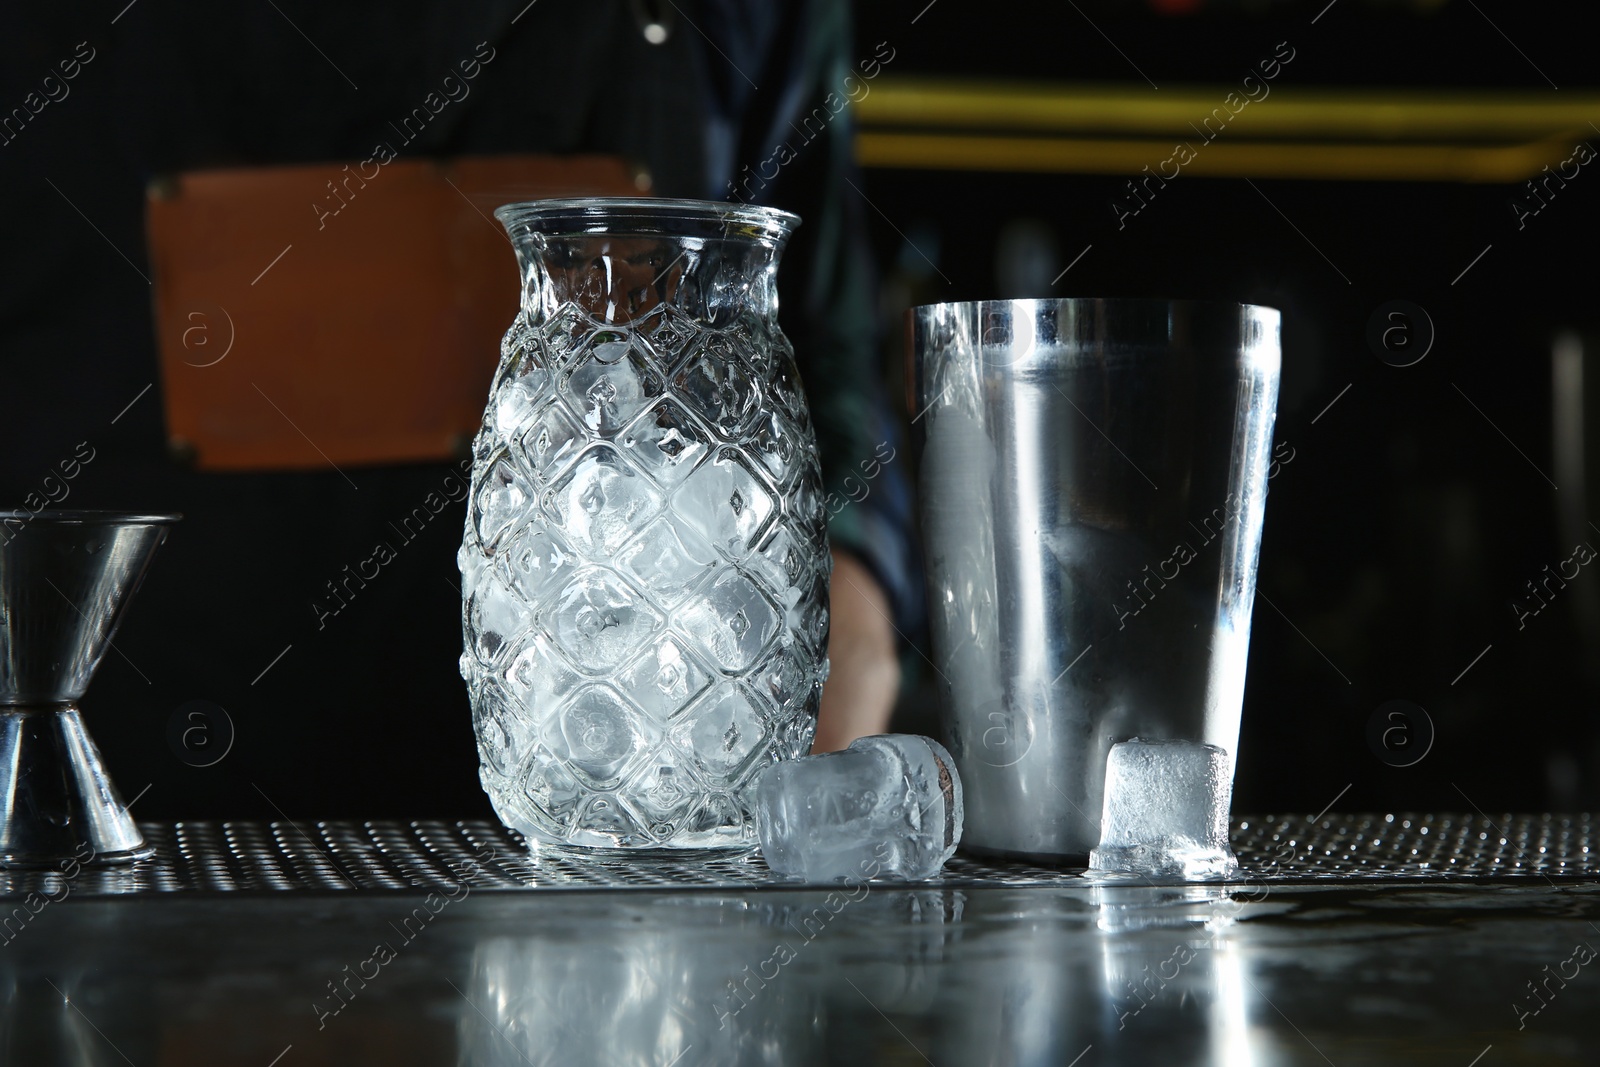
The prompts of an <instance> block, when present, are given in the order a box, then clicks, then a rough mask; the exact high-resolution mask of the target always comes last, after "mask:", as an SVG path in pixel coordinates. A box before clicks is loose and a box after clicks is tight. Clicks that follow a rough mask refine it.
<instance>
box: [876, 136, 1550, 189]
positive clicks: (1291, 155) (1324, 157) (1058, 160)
mask: <svg viewBox="0 0 1600 1067" xmlns="http://www.w3.org/2000/svg"><path fill="white" fill-rule="evenodd" d="M1187 143H1188V144H1189V145H1190V146H1191V147H1192V148H1193V150H1194V158H1193V159H1192V160H1190V162H1189V163H1187V164H1186V165H1183V166H1182V167H1180V168H1178V170H1179V172H1181V173H1182V174H1186V175H1191V176H1199V177H1210V178H1308V179H1324V180H1327V179H1343V180H1354V181H1423V182H1518V181H1521V180H1522V179H1523V178H1526V177H1528V176H1529V175H1532V174H1537V173H1538V172H1539V169H1540V168H1541V167H1544V166H1547V165H1552V164H1555V163H1557V162H1559V161H1560V160H1563V159H1565V158H1566V157H1567V156H1568V155H1570V154H1571V152H1572V142H1571V141H1542V142H1538V143H1535V144H1527V145H1507V146H1504V147H1493V146H1483V145H1426V144H1421V145H1360V144H1326V143H1323V144H1316V143H1307V142H1298V141H1295V142H1291V141H1277V142H1261V141H1233V142H1229V141H1226V140H1224V139H1223V138H1220V137H1219V138H1218V139H1217V140H1215V141H1212V142H1210V143H1207V142H1206V141H1204V140H1203V139H1201V138H1198V137H1194V136H1192V135H1191V137H1190V138H1189V140H1188V141H1187ZM1173 148H1174V142H1173V141H1170V140H1169V141H1156V140H1088V139H1082V138H1072V137H985V136H981V135H967V134H915V133H880V132H877V131H863V132H861V133H858V134H857V135H856V159H857V160H858V161H859V162H860V164H861V165H862V166H864V167H901V168H906V169H912V170H982V171H1030V172H1050V173H1058V174H1128V175H1136V174H1139V173H1140V172H1141V171H1142V170H1143V168H1145V167H1149V168H1150V170H1151V173H1153V174H1156V175H1158V176H1162V177H1167V178H1170V177H1174V176H1175V175H1174V173H1173V170H1174V166H1175V162H1176V161H1174V162H1168V161H1169V160H1172V159H1173ZM1163 164H1165V166H1163Z"/></svg>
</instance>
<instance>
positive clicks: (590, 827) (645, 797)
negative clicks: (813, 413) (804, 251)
mask: <svg viewBox="0 0 1600 1067" xmlns="http://www.w3.org/2000/svg"><path fill="white" fill-rule="evenodd" d="M495 214H496V216H497V217H498V218H499V219H500V221H501V222H502V223H503V224H504V225H505V227H506V230H507V232H508V233H509V234H510V237H511V240H512V243H513V245H514V247H515V249H516V254H517V261H518V263H519V265H520V267H521V271H522V307H521V311H520V312H519V314H518V315H517V318H516V320H515V321H514V322H513V324H512V326H511V329H510V330H509V331H508V332H507V333H506V336H505V340H504V341H503V342H502V344H501V357H500V367H499V370H498V371H497V373H496V375H495V380H494V385H493V387H492V389H491V392H490V396H489V404H488V407H487V409H486V410H485V413H484V422H483V429H482V431H481V432H480V433H479V435H478V438H477V440H476V443H475V451H474V465H473V476H472V496H471V506H470V509H469V512H468V516H467V526H466V533H465V537H464V540H463V542H462V546H461V552H460V555H459V563H460V567H461V575H462V595H463V627H464V630H465V637H466V650H465V652H464V654H463V655H462V657H461V673H462V676H463V677H464V678H465V679H466V681H467V685H468V688H469V690H470V694H471V700H472V709H473V725H474V728H475V730H476V733H477V738H478V750H479V756H480V764H481V766H480V778H481V779H482V782H483V786H484V789H485V790H486V791H487V792H488V794H489V797H490V799H491V800H492V801H493V803H494V807H495V810H496V812H497V813H498V814H499V815H500V818H501V819H502V820H503V821H504V822H505V823H506V825H508V826H510V827H512V828H513V829H516V830H518V831H520V832H521V833H523V834H524V835H526V836H527V837H528V838H529V839H530V842H533V843H537V844H542V845H551V846H570V847H575V848H578V849H585V850H592V849H600V850H605V849H624V850H629V851H630V852H637V851H639V850H677V849H699V848H749V847H752V846H753V844H754V841H755V825H754V819H753V816H752V815H751V807H750V798H749V796H748V794H749V788H748V787H749V785H750V782H751V780H752V778H753V777H754V775H755V773H756V771H758V770H759V769H760V768H761V767H762V766H763V765H765V764H766V763H769V762H771V761H773V760H779V759H787V758H792V757H795V756H800V755H804V754H805V753H806V752H807V751H808V750H809V748H810V744H811V737H812V734H813V732H814V730H815V727H816V713H817V706H818V701H819V699H820V695H821V689H822V681H823V679H824V678H825V677H826V673H827V660H826V650H827V638H828V595H827V583H828V577H829V572H830V568H831V561H830V557H829V554H828V550H827V544H826V535H825V516H824V512H823V507H822V500H821V490H820V486H821V473H820V468H819V465H818V460H817V446H816V438H815V435H814V433H813V431H812V427H811V418H810V414H809V412H808V411H807V407H806V399H805V394H804V392H803V391H802V389H801V384H800V377H799V373H798V371H797V370H796V367H795V363H794V353H793V349H792V347H791V346H790V344H789V342H788V340H787V339H786V338H785V337H784V335H783V333H782V332H781V331H780V330H779V328H778V321H777V309H778V298H777V287H776V284H775V278H776V273H777V265H778V257H779V255H780V254H781V252H782V249H783V246H784V243H785V241H786V240H787V238H788V236H789V233H790V231H791V230H792V229H793V227H794V226H795V225H797V224H798V222H799V220H798V219H797V218H796V217H795V216H793V215H790V214H787V213H785V212H781V211H776V210H772V209H769V208H760V207H751V206H746V205H737V204H716V203H709V202H701V201H684V200H613V199H590V200H547V201H535V202H532V203H523V204H511V205H507V206H506V207H502V208H500V209H499V210H498V211H497V212H495Z"/></svg>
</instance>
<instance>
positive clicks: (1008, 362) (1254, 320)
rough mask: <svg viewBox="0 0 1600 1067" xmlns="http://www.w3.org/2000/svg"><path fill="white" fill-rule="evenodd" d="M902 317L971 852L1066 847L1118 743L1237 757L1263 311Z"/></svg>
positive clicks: (1266, 392) (1092, 830) (1061, 308)
mask: <svg viewBox="0 0 1600 1067" xmlns="http://www.w3.org/2000/svg"><path fill="white" fill-rule="evenodd" d="M909 318H910V329H911V344H910V346H909V352H910V358H911V360H912V363H913V367H912V368H911V371H912V375H913V379H912V380H913V382H914V397H913V400H914V404H915V410H914V411H913V415H914V417H915V426H916V429H917V431H918V432H919V433H920V434H921V435H922V440H923V452H922V461H921V504H922V513H923V519H922V521H923V535H924V539H925V541H926V547H927V556H928V589H929V611H930V622H931V627H932V638H933V662H934V663H935V665H936V668H937V671H938V675H939V677H938V679H937V681H938V684H939V686H940V688H941V691H942V694H943V703H944V713H945V725H946V728H947V733H948V736H949V740H950V751H951V753H952V755H953V757H954V759H955V761H956V765H957V767H958V768H959V770H960V773H961V778H962V781H963V783H964V784H965V788H966V826H967V829H966V838H965V847H970V848H971V849H973V850H974V851H979V852H987V853H992V854H999V855H1012V856H1024V857H1031V858H1043V859H1056V860H1062V861H1079V862H1081V861H1083V860H1084V859H1085V858H1086V857H1087V854H1088V852H1089V850H1090V849H1091V848H1093V847H1094V845H1095V843H1096V841H1097V839H1098V837H1099V831H1100V813H1101V803H1102V791H1103V786H1104V777H1105V766H1106V754H1107V752H1108V751H1109V750H1110V748H1111V745H1112V744H1113V743H1115V742H1117V741H1122V740H1127V739H1129V738H1132V737H1141V738H1161V739H1181V740H1193V741H1205V742H1209V743H1210V744H1214V745H1217V746H1219V747H1221V748H1223V749H1225V750H1226V751H1227V753H1228V758H1229V771H1230V774H1231V772H1232V767H1233V760H1234V759H1235V757H1236V751H1237V748H1238V742H1239V709H1240V705H1241V702H1242V700H1243V694H1244V673H1245V660H1246V653H1247V645H1248V641H1249V634H1250V610H1251V605H1252V602H1253V600H1254V596H1255V577H1256V560H1257V556H1258V553H1259V549H1260V544H1261V520H1262V512H1263V508H1264V505H1265V502H1266V481H1267V468H1268V462H1269V459H1270V455H1269V452H1270V448H1271V438H1272V423H1273V418H1274V413H1275V410H1276V406H1277V397H1278V374H1279V362H1280V343H1279V313H1278V312H1277V311H1275V310H1273V309H1271V308H1265V307H1254V306H1249V305H1241V304H1225V303H1197V302H1185V301H1164V300H1005V301H982V302H973V303H959V304H936V305H930V306H926V307H920V308H915V309H913V310H912V311H911V312H910V313H909Z"/></svg>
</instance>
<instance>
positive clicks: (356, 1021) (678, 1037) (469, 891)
mask: <svg viewBox="0 0 1600 1067" xmlns="http://www.w3.org/2000/svg"><path fill="white" fill-rule="evenodd" d="M1414 839H1415V838H1414ZM16 908H17V906H16V905H13V910H11V911H9V912H8V913H7V916H8V918H9V922H8V924H0V940H3V942H4V944H3V946H0V1063H6V1064H19V1065H20V1064H27V1065H29V1067H50V1065H54V1064H73V1065H90V1064H94V1065H100V1064H105V1065H113V1064H114V1065H123V1064H128V1063H132V1064H138V1065H139V1067H177V1065H188V1064H207V1065H210V1064H241V1065H251V1067H269V1065H273V1064H276V1065H277V1067H311V1065H338V1067H349V1065H352V1064H368V1063H371V1064H384V1065H411V1064H418V1065H424V1064H425V1065H429V1067H437V1065H440V1064H462V1065H472V1067H479V1065H502V1064H504V1065H515V1067H543V1065H545V1064H559V1065H562V1067H568V1065H585V1064H604V1065H607V1067H618V1065H622V1067H631V1065H638V1067H669V1065H677V1067H685V1065H688V1064H694V1065H697V1067H699V1065H719V1064H771V1065H777V1064H822V1063H830V1064H841V1063H848V1064H855V1063H903V1064H919V1065H920V1064H924V1063H933V1064H937V1065H939V1067H962V1065H968V1064H997V1065H998V1064H1009V1065H1019V1067H1032V1065H1041V1067H1068V1065H1075V1067H1107V1065H1120V1064H1133V1065H1140V1067H1148V1065H1150V1064H1163V1065H1165V1064H1172V1065H1183V1064H1204V1065H1217V1067H1275V1065H1280V1064H1315V1065H1318V1067H1323V1065H1326V1064H1328V1063H1333V1064H1338V1065H1340V1067H1344V1065H1348V1064H1378V1065H1389V1064H1404V1065H1416V1064H1422V1065H1432V1064H1439V1065H1449V1067H1467V1065H1469V1064H1472V1063H1474V1062H1476V1063H1477V1064H1478V1067H1493V1065H1494V1064H1496V1063H1499V1064H1507V1063H1528V1064H1533V1063H1537V1064H1541V1065H1566V1064H1589V1063H1593V1062H1594V1059H1593V1049H1594V1044H1593V1043H1594V1026H1593V1019H1594V1016H1595V1012H1596V1011H1597V1010H1600V981H1597V979H1596V976H1595V975H1594V974H1593V973H1591V971H1590V966H1592V965H1588V966H1586V965H1583V964H1581V963H1579V962H1578V961H1579V960H1582V959H1584V958H1586V957H1585V955H1584V952H1583V950H1582V948H1580V946H1588V945H1600V935H1597V934H1596V933H1595V932H1594V929H1595V925H1597V924H1600V886H1597V885H1595V884H1592V883H1591V884H1581V885H1573V884H1564V885H1554V884H1550V883H1546V882H1545V881H1544V880H1543V879H1539V878H1524V879H1519V880H1514V881H1512V882H1510V883H1498V884H1446V885H1437V884H1435V885H1427V884H1394V883H1390V884H1384V883H1361V884H1351V885H1327V884H1322V885H1306V884H1284V885H1274V886H1270V887H1260V886H1257V887H1232V888H1227V887H1217V886H1203V887H1202V886H1195V887H1180V888H1153V887H1138V886H1135V887H1129V888H1117V889H1108V888H1104V887H1098V888H1097V887H1092V886H1089V885H1087V884H1084V883H1081V882H1080V883H1078V884H1077V886H1076V887H1072V886H1058V887H1034V888H973V887H968V888H955V887H948V886H947V887H895V886H886V885H878V884H873V885H869V886H858V887H854V888H848V887H847V888H843V889H834V890H808V889H771V890H767V891H762V892H748V891H737V892H734V891H727V890H709V891H708V890H687V889H671V888H666V889H654V890H649V891H643V892H610V891H588V892H556V893H534V894H522V893H488V892H480V891H479V890H478V881H477V875H476V872H475V871H474V870H473V869H472V868H470V867H463V868H462V869H461V872H460V874H459V875H458V876H456V878H455V879H454V880H453V881H452V882H451V883H450V884H449V885H448V887H446V888H444V889H442V890H441V891H440V892H437V893H434V894H432V895H431V896H430V895H428V894H425V893H424V892H423V891H422V890H415V891H411V892H391V893H378V892H363V893H354V892H345V893H325V894H296V893H276V894H265V895H262V894H255V895H252V894H246V895H243V896H240V895H232V894H230V895H222V894H214V895H203V896H181V897H180V896H156V897H151V898H140V899H136V900H107V899H96V898H92V897H88V896H80V895H79V893H77V892H76V891H66V892H65V893H63V892H58V893H56V894H53V895H52V897H51V898H50V899H45V898H40V899H39V900H38V901H37V902H36V903H35V904H34V905H32V906H31V907H30V908H24V909H22V910H21V914H22V915H23V916H24V918H22V919H18V918H17V917H16V916H17V915H18V911H17V910H16ZM1561 975H1565V976H1566V977H1564V978H1563V977H1561ZM1530 982H1532V983H1534V988H1535V989H1537V990H1538V991H1539V994H1540V995H1539V996H1538V997H1535V996H1534V995H1533V993H1531V992H1530V988H1529V983H1530ZM1486 1053H1487V1054H1486ZM1475 1057H1481V1059H1477V1060H1476V1061H1475V1059H1474V1058H1475Z"/></svg>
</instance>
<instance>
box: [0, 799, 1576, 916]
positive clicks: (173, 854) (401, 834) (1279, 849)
mask: <svg viewBox="0 0 1600 1067" xmlns="http://www.w3.org/2000/svg"><path fill="white" fill-rule="evenodd" d="M140 829H142V830H143V831H144V836H145V840H146V842H147V843H149V844H151V845H153V846H154V847H155V855H153V856H151V857H149V858H148V859H144V860H140V861H138V862H137V863H135V864H133V865H131V866H124V867H109V868H95V867H78V868H76V869H75V868H73V867H72V866H70V865H62V867H61V868H60V869H56V870H29V871H23V870H12V871H0V895H3V896H11V897H17V896H24V895H26V894H28V893H30V892H37V893H41V894H46V895H49V896H51V897H52V898H56V899H59V898H60V897H61V894H62V891H63V890H64V889H68V888H69V887H70V895H72V896H78V895H87V896H110V895H119V894H128V893H134V894H139V893H175V892H176V893H185V892H188V893H193V892H276V891H281V890H291V891H292V890H300V891H305V890H313V891H331V892H341V891H350V890H399V891H407V890H409V891H428V890H433V889H452V888H455V887H456V886H457V885H458V884H459V883H460V881H461V879H463V878H467V879H469V880H470V882H471V885H472V887H473V888H474V889H502V890H536V891H537V890H577V889H622V890H626V889H655V890H663V889H667V890H680V889H740V890H745V889H761V888H789V889H792V888H795V883H793V882H785V881H780V880H779V879H777V878H775V877H774V876H773V875H772V874H771V873H770V872H769V871H768V870H767V868H766V866H765V865H764V864H763V863H762V862H761V860H760V857H759V856H751V857H747V858H742V859H728V858H724V859H712V860H697V861H693V862H686V861H681V860H649V859H636V860H628V861H625V862H621V861H618V862H585V861H579V860H573V859H571V858H568V857H565V856H559V855H551V854H548V853H543V854H538V855H534V854H530V853H529V852H528V850H527V848H526V847H525V845H524V844H523V841H522V838H521V837H520V836H518V835H517V834H514V833H512V832H511V831H509V830H506V829H505V828H504V827H502V826H500V825H499V824H498V823H493V822H489V821H486V820H469V821H464V822H449V821H443V820H418V821H414V822H402V821H373V822H355V821H328V822H318V823H311V822H270V823H268V822H180V823H141V824H140ZM1233 842H1234V849H1235V851H1236V852H1237V853H1238V857H1239V862H1240V863H1241V864H1242V866H1243V867H1244V869H1245V880H1249V879H1254V880H1258V881H1260V880H1264V881H1269V882H1307V881H1312V882H1321V881H1334V880H1352V879H1361V880H1383V881H1421V882H1438V881H1468V880H1500V879H1525V878H1536V879H1541V880H1542V879H1552V880H1553V879H1567V880H1571V879H1595V878H1600V858H1597V856H1596V854H1595V846H1596V841H1595V824H1594V820H1593V818H1592V816H1591V815H1589V814H1587V813H1584V814H1574V815H1550V814H1544V815H1491V816H1488V817H1485V816H1482V815H1460V814H1396V815H1333V814H1330V815H1324V816H1323V817H1322V818H1320V819H1317V820H1315V821H1314V822H1313V821H1312V820H1311V819H1309V818H1307V817H1305V816H1278V815H1269V816H1246V817H1244V818H1241V819H1238V820H1236V821H1235V822H1234V824H1233ZM925 884H928V885H932V886H948V887H972V888H977V887H984V886H1006V887H1011V886H1056V887H1071V886H1083V885H1085V884H1086V882H1085V881H1084V878H1083V876H1082V873H1081V872H1080V871H1077V870H1074V869H1069V868H1055V867H1043V866H1035V865H1032V864H1027V863H1011V862H1003V861H993V860H980V859H976V858H973V857H968V856H962V855H958V856H956V858H955V859H953V860H951V862H950V863H949V864H948V865H947V866H946V867H945V869H944V872H943V874H942V876H941V877H940V878H939V879H937V880H935V881H932V882H929V883H925Z"/></svg>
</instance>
